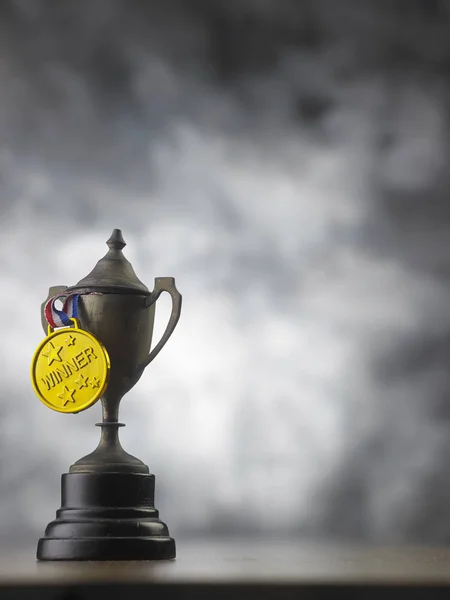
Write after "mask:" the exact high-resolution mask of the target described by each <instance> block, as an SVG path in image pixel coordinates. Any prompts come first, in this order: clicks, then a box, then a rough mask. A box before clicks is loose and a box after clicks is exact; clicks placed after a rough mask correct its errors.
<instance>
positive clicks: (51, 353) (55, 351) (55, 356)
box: [42, 342, 62, 365]
mask: <svg viewBox="0 0 450 600" xmlns="http://www.w3.org/2000/svg"><path fill="white" fill-rule="evenodd" d="M61 350H62V346H56V348H55V346H54V345H53V342H49V343H48V346H47V352H43V353H42V356H46V357H47V358H48V364H49V365H51V364H52V362H53V361H54V360H57V361H58V362H62V358H61V357H60V355H59V353H60V352H61Z"/></svg>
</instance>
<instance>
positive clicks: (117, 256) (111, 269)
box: [68, 229, 150, 296]
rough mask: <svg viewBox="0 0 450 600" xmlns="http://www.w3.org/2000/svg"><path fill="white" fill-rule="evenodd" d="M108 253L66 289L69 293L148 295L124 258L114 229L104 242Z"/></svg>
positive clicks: (118, 237) (120, 237)
mask: <svg viewBox="0 0 450 600" xmlns="http://www.w3.org/2000/svg"><path fill="white" fill-rule="evenodd" d="M106 243H107V245H108V248H109V250H108V252H107V253H106V254H105V256H104V257H103V258H102V259H100V260H99V261H98V263H97V264H96V266H95V267H94V269H93V270H92V271H91V272H90V273H89V275H87V276H86V277H84V279H81V280H80V281H79V282H78V283H77V284H76V285H74V286H71V287H69V288H68V291H69V292H72V291H75V290H77V291H80V290H83V289H84V290H89V291H91V292H106V293H110V294H113V293H116V294H117V293H124V294H127V293H130V294H144V295H146V296H149V295H150V291H149V289H148V288H147V286H145V285H144V284H143V283H142V281H140V279H138V278H137V276H136V273H135V272H134V269H133V267H132V266H131V264H130V262H129V261H128V260H127V259H126V258H125V256H124V254H123V253H122V249H123V248H124V247H125V246H126V243H125V240H124V239H123V236H122V231H121V230H120V229H114V231H113V232H112V234H111V237H110V238H109V240H108V241H107V242H106Z"/></svg>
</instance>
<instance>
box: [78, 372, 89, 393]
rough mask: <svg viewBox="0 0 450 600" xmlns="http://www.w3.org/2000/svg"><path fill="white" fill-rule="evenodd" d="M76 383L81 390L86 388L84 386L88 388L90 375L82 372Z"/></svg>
mask: <svg viewBox="0 0 450 600" xmlns="http://www.w3.org/2000/svg"><path fill="white" fill-rule="evenodd" d="M75 383H76V384H77V386H78V389H79V390H81V388H84V387H86V388H87V387H89V386H88V383H89V377H85V376H84V375H83V373H80V377H79V378H78V379H75Z"/></svg>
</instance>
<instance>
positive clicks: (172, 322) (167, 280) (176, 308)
mask: <svg viewBox="0 0 450 600" xmlns="http://www.w3.org/2000/svg"><path fill="white" fill-rule="evenodd" d="M162 292H168V293H169V294H170V295H171V297H172V312H171V314H170V319H169V322H168V323H167V327H166V330H165V332H164V334H163V336H162V338H161V339H160V340H159V342H158V343H157V344H156V346H155V347H154V348H153V350H152V351H151V352H150V354H149V355H148V357H147V358H146V359H145V360H144V362H143V363H142V364H141V365H139V367H138V372H139V373H141V372H142V371H143V370H144V369H145V368H146V367H148V365H149V364H150V363H151V362H152V360H153V359H154V358H156V356H157V355H158V354H159V353H160V351H161V350H162V348H163V346H164V345H165V344H166V342H167V340H168V339H169V338H170V336H171V335H172V333H173V330H174V329H175V327H176V326H177V323H178V320H179V318H180V313H181V299H182V296H181V294H180V292H179V291H178V290H177V288H176V286H175V279H174V278H173V277H156V278H155V287H154V289H153V292H152V293H151V295H150V296H149V300H148V304H147V306H150V305H151V304H153V303H154V302H156V301H157V300H158V298H159V297H160V295H161V294H162Z"/></svg>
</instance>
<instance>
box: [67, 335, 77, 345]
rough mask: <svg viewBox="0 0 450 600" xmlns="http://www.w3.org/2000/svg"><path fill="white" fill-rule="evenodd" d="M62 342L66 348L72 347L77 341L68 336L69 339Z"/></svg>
mask: <svg viewBox="0 0 450 600" xmlns="http://www.w3.org/2000/svg"><path fill="white" fill-rule="evenodd" d="M64 341H65V342H66V344H67V345H68V346H73V345H74V344H75V342H76V341H77V340H76V338H74V337H73V335H69V337H66V339H65V340H64Z"/></svg>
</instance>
